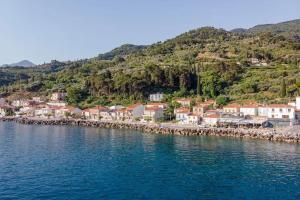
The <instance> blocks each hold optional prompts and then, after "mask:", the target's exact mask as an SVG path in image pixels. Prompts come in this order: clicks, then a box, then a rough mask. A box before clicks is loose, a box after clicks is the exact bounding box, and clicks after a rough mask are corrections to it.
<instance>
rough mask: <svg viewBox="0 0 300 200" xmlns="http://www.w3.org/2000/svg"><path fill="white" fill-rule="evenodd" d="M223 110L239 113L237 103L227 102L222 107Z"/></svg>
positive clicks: (229, 112) (228, 112)
mask: <svg viewBox="0 0 300 200" xmlns="http://www.w3.org/2000/svg"><path fill="white" fill-rule="evenodd" d="M223 112H224V113H227V114H239V113H240V105H238V104H235V103H233V104H228V105H226V106H224V107H223Z"/></svg>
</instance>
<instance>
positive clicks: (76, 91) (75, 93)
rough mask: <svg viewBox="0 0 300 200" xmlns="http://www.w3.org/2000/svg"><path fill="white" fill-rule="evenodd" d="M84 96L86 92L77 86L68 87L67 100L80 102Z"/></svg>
mask: <svg viewBox="0 0 300 200" xmlns="http://www.w3.org/2000/svg"><path fill="white" fill-rule="evenodd" d="M83 96H84V92H83V91H82V90H81V88H79V87H77V86H73V87H69V88H68V89H67V102H68V103H70V104H78V103H79V102H80V101H81V100H82V99H83Z"/></svg>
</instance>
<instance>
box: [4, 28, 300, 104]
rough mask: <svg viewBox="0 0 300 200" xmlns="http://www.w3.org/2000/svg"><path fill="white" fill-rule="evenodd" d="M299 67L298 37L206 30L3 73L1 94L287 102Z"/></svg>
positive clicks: (75, 99)
mask: <svg viewBox="0 0 300 200" xmlns="http://www.w3.org/2000/svg"><path fill="white" fill-rule="evenodd" d="M120 49H121V50H120ZM104 55H106V56H104ZM253 59H254V60H257V62H259V63H261V62H264V63H266V64H265V65H266V66H265V65H263V66H259V65H255V64H253V62H252V60H253ZM299 65H300V43H298V42H296V41H294V40H291V39H288V38H286V37H284V36H281V35H277V34H271V33H265V32H263V33H255V34H250V35H249V34H241V33H234V32H228V31H225V30H223V29H215V28H212V27H204V28H200V29H196V30H192V31H189V32H186V33H184V34H182V35H179V36H178V37H176V38H174V39H170V40H167V41H165V42H159V43H156V44H153V45H150V46H142V47H141V46H131V45H130V46H128V45H127V46H125V47H124V46H123V47H122V48H119V49H118V48H117V49H116V50H113V52H109V53H107V54H101V55H99V56H98V57H96V58H92V59H85V60H80V61H74V62H57V61H53V62H51V63H49V64H44V65H40V66H37V67H35V68H3V69H2V71H1V73H0V84H1V85H2V87H1V88H0V90H1V92H2V95H3V96H5V95H10V94H12V93H15V92H31V93H33V95H38V94H43V95H47V94H49V93H50V92H53V91H67V93H68V101H69V103H71V104H78V105H80V106H81V107H87V106H91V105H95V104H102V105H108V104H115V103H121V104H129V103H132V102H134V101H145V100H146V99H147V97H148V95H149V94H150V93H153V92H164V93H166V94H168V95H167V99H170V98H171V97H173V96H177V97H181V96H182V97H183V96H196V95H198V96H201V97H203V98H218V101H220V103H221V104H225V103H226V102H228V100H229V99H230V100H243V99H247V100H249V99H253V100H258V101H261V102H266V101H282V100H287V99H288V98H291V97H293V96H295V95H298V94H300V79H299V77H300V76H299V75H300V69H299V67H300V66H299ZM219 96H220V97H219Z"/></svg>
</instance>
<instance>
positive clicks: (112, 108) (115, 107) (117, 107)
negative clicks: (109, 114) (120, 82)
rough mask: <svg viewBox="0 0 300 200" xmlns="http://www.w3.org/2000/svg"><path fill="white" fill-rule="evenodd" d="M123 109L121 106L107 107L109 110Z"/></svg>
mask: <svg viewBox="0 0 300 200" xmlns="http://www.w3.org/2000/svg"><path fill="white" fill-rule="evenodd" d="M123 108H125V107H124V106H121V105H114V106H110V107H109V109H110V110H119V109H123Z"/></svg>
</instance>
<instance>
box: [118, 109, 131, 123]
mask: <svg viewBox="0 0 300 200" xmlns="http://www.w3.org/2000/svg"><path fill="white" fill-rule="evenodd" d="M115 119H116V120H119V121H125V120H128V119H130V116H129V115H128V112H127V110H126V108H121V109H117V110H115Z"/></svg>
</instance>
